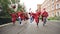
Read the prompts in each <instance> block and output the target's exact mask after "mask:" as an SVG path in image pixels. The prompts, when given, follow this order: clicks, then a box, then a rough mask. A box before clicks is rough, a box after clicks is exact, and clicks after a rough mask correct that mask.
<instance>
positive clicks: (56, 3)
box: [41, 0, 60, 17]
mask: <svg viewBox="0 0 60 34" xmlns="http://www.w3.org/2000/svg"><path fill="white" fill-rule="evenodd" d="M43 8H46V11H47V12H48V14H49V17H54V16H60V0H45V1H44V2H43V4H42V5H41V9H43Z"/></svg>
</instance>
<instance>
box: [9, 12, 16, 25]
mask: <svg viewBox="0 0 60 34" xmlns="http://www.w3.org/2000/svg"><path fill="white" fill-rule="evenodd" d="M10 15H11V18H12V22H13V24H14V25H15V21H16V18H17V16H16V14H15V12H13V13H11V14H10Z"/></svg>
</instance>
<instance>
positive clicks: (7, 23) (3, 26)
mask: <svg viewBox="0 0 60 34" xmlns="http://www.w3.org/2000/svg"><path fill="white" fill-rule="evenodd" d="M10 24H12V23H7V24H3V25H0V27H4V26H7V25H10Z"/></svg>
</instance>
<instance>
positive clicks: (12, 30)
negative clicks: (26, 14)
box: [0, 21, 60, 34]
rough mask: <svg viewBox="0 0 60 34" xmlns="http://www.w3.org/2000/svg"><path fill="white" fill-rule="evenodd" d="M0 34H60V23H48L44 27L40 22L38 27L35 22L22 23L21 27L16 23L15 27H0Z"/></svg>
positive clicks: (11, 25)
mask: <svg viewBox="0 0 60 34" xmlns="http://www.w3.org/2000/svg"><path fill="white" fill-rule="evenodd" d="M0 34H60V22H58V21H57V22H56V21H48V22H47V23H46V25H45V26H43V22H42V21H40V22H39V25H38V26H37V25H36V23H35V22H33V23H29V21H22V25H20V24H19V22H16V24H15V25H13V24H10V25H7V26H4V27H0Z"/></svg>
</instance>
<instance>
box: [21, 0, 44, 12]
mask: <svg viewBox="0 0 60 34" xmlns="http://www.w3.org/2000/svg"><path fill="white" fill-rule="evenodd" d="M43 2H44V0H20V3H24V5H25V7H26V11H27V12H30V11H29V8H31V9H32V12H35V11H36V9H37V4H42V3H43Z"/></svg>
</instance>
